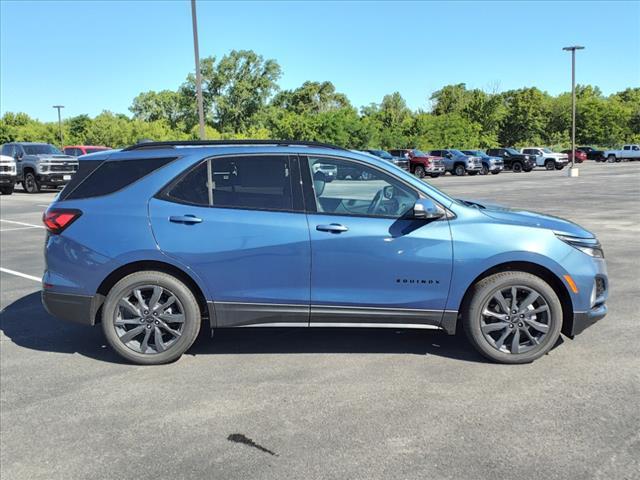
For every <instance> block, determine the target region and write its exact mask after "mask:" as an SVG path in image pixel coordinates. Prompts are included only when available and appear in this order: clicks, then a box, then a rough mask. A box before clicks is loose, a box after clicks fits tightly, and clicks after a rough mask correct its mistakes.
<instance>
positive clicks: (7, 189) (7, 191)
mask: <svg viewBox="0 0 640 480" xmlns="http://www.w3.org/2000/svg"><path fill="white" fill-rule="evenodd" d="M0 193H2V195H11V194H12V193H13V185H11V186H10V187H2V188H0Z"/></svg>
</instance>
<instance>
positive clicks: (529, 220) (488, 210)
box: [462, 199, 595, 238]
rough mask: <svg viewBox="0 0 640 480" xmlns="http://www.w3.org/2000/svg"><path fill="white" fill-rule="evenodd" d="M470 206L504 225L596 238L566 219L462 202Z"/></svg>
mask: <svg viewBox="0 0 640 480" xmlns="http://www.w3.org/2000/svg"><path fill="white" fill-rule="evenodd" d="M462 202H463V203H465V204H467V205H469V204H471V205H469V206H472V207H474V206H476V207H477V208H478V209H479V210H480V211H481V212H482V213H483V214H485V215H486V216H488V217H490V218H492V219H494V220H498V221H500V222H503V223H508V224H512V225H523V226H527V227H537V228H545V229H547V230H552V231H554V232H557V233H561V234H564V235H568V236H571V237H577V238H595V235H594V234H593V233H591V232H590V231H589V230H586V229H584V228H582V227H581V226H580V225H577V224H575V223H573V222H570V221H569V220H565V219H564V218H560V217H554V216H553V215H545V214H542V213H536V212H530V211H528V210H519V209H515V208H508V207H505V206H502V205H498V204H495V203H488V202H484V201H475V200H466V199H465V200H462Z"/></svg>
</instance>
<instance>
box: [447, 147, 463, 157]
mask: <svg viewBox="0 0 640 480" xmlns="http://www.w3.org/2000/svg"><path fill="white" fill-rule="evenodd" d="M449 151H450V152H451V153H453V154H454V155H456V156H460V155H464V153H462V152H461V151H460V150H456V149H454V148H452V149H451V150H449Z"/></svg>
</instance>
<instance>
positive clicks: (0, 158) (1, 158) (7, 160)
mask: <svg viewBox="0 0 640 480" xmlns="http://www.w3.org/2000/svg"><path fill="white" fill-rule="evenodd" d="M0 163H3V164H6V163H10V164H12V165H13V164H15V163H16V161H15V160H14V158H13V157H10V156H8V155H0Z"/></svg>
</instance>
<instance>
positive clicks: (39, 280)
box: [0, 267, 42, 283]
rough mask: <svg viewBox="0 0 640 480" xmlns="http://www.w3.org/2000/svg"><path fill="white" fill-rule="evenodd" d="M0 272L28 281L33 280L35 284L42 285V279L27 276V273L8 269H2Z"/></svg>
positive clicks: (0, 268)
mask: <svg viewBox="0 0 640 480" xmlns="http://www.w3.org/2000/svg"><path fill="white" fill-rule="evenodd" d="M0 272H4V273H8V274H9V275H15V276H16V277H22V278H26V279H28V280H33V281H34V282H38V283H41V282H42V279H41V278H38V277H34V276H33V275H27V274H26V273H21V272H16V271H15V270H9V269H8V268H3V267H0Z"/></svg>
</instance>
